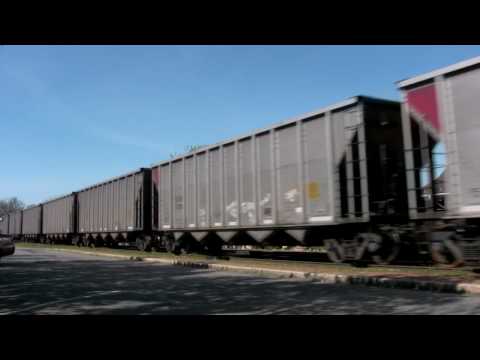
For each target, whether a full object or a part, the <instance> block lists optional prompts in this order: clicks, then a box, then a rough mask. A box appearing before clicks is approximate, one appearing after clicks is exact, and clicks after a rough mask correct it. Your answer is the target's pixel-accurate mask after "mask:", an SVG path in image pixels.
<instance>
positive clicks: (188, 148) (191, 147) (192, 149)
mask: <svg viewBox="0 0 480 360" xmlns="http://www.w3.org/2000/svg"><path fill="white" fill-rule="evenodd" d="M205 146H206V145H188V146H185V152H186V153H187V154H189V153H192V152H195V151H197V150H198V149H200V148H202V147H205ZM181 155H182V154H180V153H171V154H170V158H171V159H173V158H176V157H178V156H181Z"/></svg>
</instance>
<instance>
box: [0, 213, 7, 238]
mask: <svg viewBox="0 0 480 360" xmlns="http://www.w3.org/2000/svg"><path fill="white" fill-rule="evenodd" d="M0 234H1V235H8V214H5V215H3V216H2V217H1V220H0Z"/></svg>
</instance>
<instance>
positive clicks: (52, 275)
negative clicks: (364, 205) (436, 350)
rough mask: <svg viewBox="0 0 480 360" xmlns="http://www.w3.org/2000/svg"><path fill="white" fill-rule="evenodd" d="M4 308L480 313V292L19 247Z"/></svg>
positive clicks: (10, 261)
mask: <svg viewBox="0 0 480 360" xmlns="http://www.w3.org/2000/svg"><path fill="white" fill-rule="evenodd" d="M0 314H2V315H6V314H29V315H31V314H161V315H166V314H172V315H176V314H480V296H473V295H455V294H441V293H431V292H423V291H413V290H400V289H381V288H371V287H364V286H351V285H327V284H319V283H315V282H313V281H311V280H310V281H307V280H301V279H275V278H268V277H260V276H257V275H247V274H240V273H234V272H232V273H230V272H217V271H212V270H206V269H191V268H184V267H176V266H170V265H162V264H158V263H142V262H133V261H124V260H116V259H112V258H108V257H100V256H89V255H79V254H71V253H62V252H56V251H51V250H43V249H17V251H16V253H15V255H13V256H10V257H6V258H2V260H1V261H0Z"/></svg>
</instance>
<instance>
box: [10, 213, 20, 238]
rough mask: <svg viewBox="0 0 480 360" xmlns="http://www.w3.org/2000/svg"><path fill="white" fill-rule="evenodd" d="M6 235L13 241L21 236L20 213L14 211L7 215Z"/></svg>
mask: <svg viewBox="0 0 480 360" xmlns="http://www.w3.org/2000/svg"><path fill="white" fill-rule="evenodd" d="M8 234H9V235H11V236H12V237H13V238H14V239H18V238H19V237H21V235H22V211H21V210H19V211H15V212H13V213H10V214H8Z"/></svg>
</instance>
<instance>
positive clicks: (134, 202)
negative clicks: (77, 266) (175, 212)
mask: <svg viewBox="0 0 480 360" xmlns="http://www.w3.org/2000/svg"><path fill="white" fill-rule="evenodd" d="M77 199H78V234H79V238H78V240H79V243H78V244H79V245H82V244H83V245H87V246H94V245H96V244H98V243H100V244H102V243H106V244H107V245H116V244H118V245H133V244H135V245H136V246H138V247H140V248H142V244H143V243H144V242H145V241H146V240H147V241H148V240H149V239H147V238H146V236H147V235H148V234H149V232H150V231H151V225H150V224H151V220H150V219H151V210H150V208H151V200H150V199H151V196H150V169H143V168H142V169H140V170H138V171H135V172H132V173H129V174H126V175H123V176H119V177H115V178H113V179H110V180H107V181H103V182H101V183H98V184H95V185H93V186H90V187H88V188H86V189H84V190H81V191H79V192H78V193H77Z"/></svg>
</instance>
